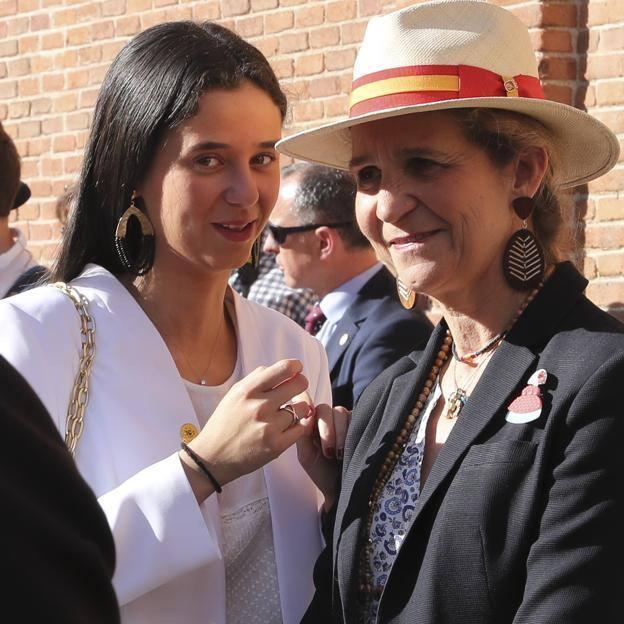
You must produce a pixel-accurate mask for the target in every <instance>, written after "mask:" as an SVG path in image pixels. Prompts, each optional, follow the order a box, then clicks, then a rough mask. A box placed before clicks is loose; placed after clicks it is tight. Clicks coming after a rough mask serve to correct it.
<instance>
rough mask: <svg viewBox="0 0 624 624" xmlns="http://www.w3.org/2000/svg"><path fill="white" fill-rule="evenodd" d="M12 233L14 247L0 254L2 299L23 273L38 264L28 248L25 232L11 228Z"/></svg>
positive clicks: (0, 294) (0, 296) (0, 289)
mask: <svg viewBox="0 0 624 624" xmlns="http://www.w3.org/2000/svg"><path fill="white" fill-rule="evenodd" d="M11 233H12V234H13V240H14V243H13V247H11V249H9V250H8V251H5V252H4V253H3V254H0V299H2V297H4V296H5V295H6V294H7V293H8V292H9V289H10V288H11V286H13V284H15V282H16V281H17V278H18V277H19V276H20V275H21V274H22V273H24V272H25V271H28V269H30V268H31V267H34V266H35V265H36V264H37V263H36V262H35V259H34V258H33V257H32V254H31V253H30V251H28V249H26V237H25V236H24V234H23V233H22V232H21V231H20V230H18V229H16V228H11Z"/></svg>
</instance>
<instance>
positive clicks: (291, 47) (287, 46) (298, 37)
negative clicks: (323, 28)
mask: <svg viewBox="0 0 624 624" xmlns="http://www.w3.org/2000/svg"><path fill="white" fill-rule="evenodd" d="M278 44H279V52H280V54H289V53H291V52H299V51H301V50H307V49H308V33H306V32H295V33H284V34H282V35H281V36H280V37H279V40H278Z"/></svg>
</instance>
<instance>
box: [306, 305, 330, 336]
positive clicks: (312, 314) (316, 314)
mask: <svg viewBox="0 0 624 624" xmlns="http://www.w3.org/2000/svg"><path fill="white" fill-rule="evenodd" d="M326 320H327V319H326V317H325V315H324V314H323V310H321V306H320V305H318V304H315V305H313V306H312V307H311V308H310V309H309V310H308V313H307V314H306V317H305V330H306V331H307V332H309V333H310V334H312V335H313V336H316V334H317V333H318V331H319V330H320V329H321V327H322V325H323V323H324V322H325V321H326Z"/></svg>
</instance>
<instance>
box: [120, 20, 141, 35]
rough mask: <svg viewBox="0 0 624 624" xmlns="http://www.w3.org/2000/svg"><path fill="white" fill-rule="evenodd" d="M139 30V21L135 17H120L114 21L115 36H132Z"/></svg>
mask: <svg viewBox="0 0 624 624" xmlns="http://www.w3.org/2000/svg"><path fill="white" fill-rule="evenodd" d="M140 30H141V20H140V19H139V17H138V16H137V15H129V16H127V17H120V18H119V19H116V20H115V36H117V37H120V36H121V37H125V36H127V35H134V34H136V33H138V32H139V31H140Z"/></svg>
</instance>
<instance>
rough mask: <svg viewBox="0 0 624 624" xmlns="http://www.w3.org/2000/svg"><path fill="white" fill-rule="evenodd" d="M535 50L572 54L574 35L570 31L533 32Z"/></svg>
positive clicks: (532, 38)
mask: <svg viewBox="0 0 624 624" xmlns="http://www.w3.org/2000/svg"><path fill="white" fill-rule="evenodd" d="M531 40H532V41H533V47H534V49H535V50H539V51H546V52H572V51H573V49H572V34H571V32H570V31H569V30H537V31H533V32H531Z"/></svg>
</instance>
